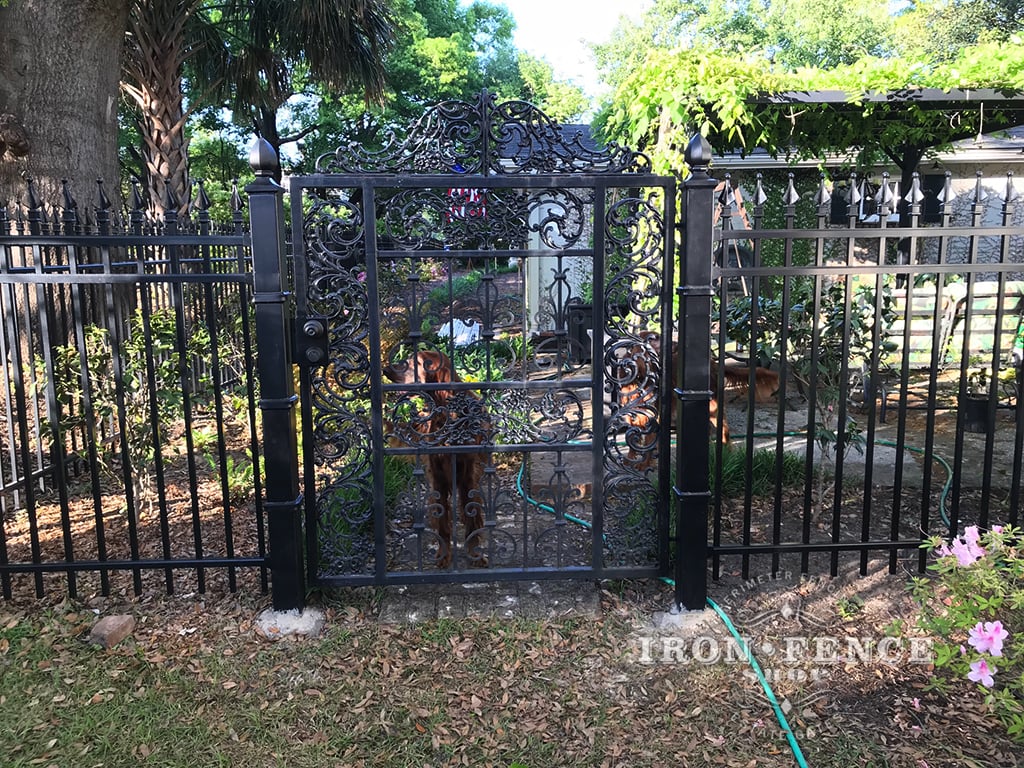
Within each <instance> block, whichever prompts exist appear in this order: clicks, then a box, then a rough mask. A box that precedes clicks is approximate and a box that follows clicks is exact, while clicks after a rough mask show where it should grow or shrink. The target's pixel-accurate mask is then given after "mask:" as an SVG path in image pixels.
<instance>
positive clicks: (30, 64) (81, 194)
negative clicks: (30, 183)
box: [0, 0, 130, 206]
mask: <svg viewBox="0 0 1024 768" xmlns="http://www.w3.org/2000/svg"><path fill="white" fill-rule="evenodd" d="M129 4H130V0H9V2H8V4H7V5H6V6H4V7H0V116H2V115H8V116H9V117H8V118H6V119H5V120H4V124H5V125H6V126H8V129H9V130H11V131H12V132H15V131H17V132H19V133H20V135H21V137H22V138H23V141H21V142H18V143H17V144H16V146H15V152H13V153H12V152H11V151H9V150H10V147H9V146H8V151H5V152H0V205H2V204H6V203H8V202H9V201H10V200H12V199H17V198H22V199H24V197H25V185H24V183H23V181H22V179H21V176H22V175H29V176H32V177H33V178H35V179H36V184H37V187H38V189H39V192H40V195H41V197H42V198H43V199H44V200H46V201H54V202H55V201H57V200H58V199H59V198H58V197H57V194H58V192H59V190H60V180H61V179H62V178H70V179H73V180H74V182H75V183H74V188H73V189H74V193H75V196H76V197H77V198H78V202H79V203H80V204H82V205H83V206H85V205H90V204H95V202H96V179H97V178H103V179H104V180H106V182H107V184H106V191H107V194H108V195H109V196H110V198H111V199H112V200H113V201H114V202H115V205H116V204H117V201H118V199H119V195H118V187H119V180H120V179H119V172H118V158H117V105H118V98H119V79H120V74H121V71H120V68H121V51H122V43H123V40H124V32H125V28H126V25H127V20H128V6H129ZM12 126H13V127H12Z"/></svg>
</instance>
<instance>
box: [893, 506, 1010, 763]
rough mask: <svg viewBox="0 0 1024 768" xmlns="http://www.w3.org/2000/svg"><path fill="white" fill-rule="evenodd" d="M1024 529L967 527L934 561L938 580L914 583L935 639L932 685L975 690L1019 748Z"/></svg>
mask: <svg viewBox="0 0 1024 768" xmlns="http://www.w3.org/2000/svg"><path fill="white" fill-rule="evenodd" d="M1021 535H1022V532H1021V530H1020V529H1015V528H1003V527H1001V526H993V527H992V530H990V531H987V532H984V533H982V532H980V531H979V530H978V527H977V526H968V527H967V528H966V529H965V530H964V533H963V535H962V536H958V537H956V538H954V539H953V541H952V542H950V543H949V544H946V543H945V542H943V541H942V540H941V539H939V538H934V539H932V540H930V541H929V542H928V543H927V544H925V546H926V547H927V548H928V549H930V550H932V551H933V552H934V553H935V555H936V556H937V559H936V562H935V563H933V564H932V565H931V566H929V568H930V569H931V570H933V571H935V573H936V574H937V578H936V579H927V578H918V579H914V584H913V591H914V597H915V599H917V601H918V602H919V603H920V604H921V618H920V625H921V627H922V628H923V629H925V630H927V631H928V632H930V633H931V634H933V635H934V636H936V637H937V642H936V644H935V671H936V674H935V676H934V677H933V680H932V684H933V686H934V687H936V688H937V689H939V690H942V691H948V689H949V687H950V681H951V680H957V679H959V680H963V679H967V680H970V681H971V682H973V683H975V684H976V686H977V688H978V690H979V691H980V692H981V693H982V695H983V696H984V698H985V702H986V703H987V704H988V706H989V707H991V709H992V711H993V713H994V714H995V715H996V716H997V717H998V718H999V719H1000V721H1002V723H1003V724H1004V725H1005V726H1006V729H1007V733H1008V734H1009V736H1010V737H1011V738H1013V739H1014V740H1015V741H1018V742H1022V743H1024V551H1022V550H1021V544H1022V540H1021Z"/></svg>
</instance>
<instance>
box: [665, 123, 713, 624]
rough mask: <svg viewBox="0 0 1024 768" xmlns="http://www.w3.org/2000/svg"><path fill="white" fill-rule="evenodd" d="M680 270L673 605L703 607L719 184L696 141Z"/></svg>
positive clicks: (706, 150)
mask: <svg viewBox="0 0 1024 768" xmlns="http://www.w3.org/2000/svg"><path fill="white" fill-rule="evenodd" d="M685 159H686V163H687V165H688V166H689V167H690V176H689V178H688V179H687V180H686V181H685V182H683V200H682V207H681V209H680V214H681V220H682V232H683V247H682V257H683V258H682V263H681V264H680V268H679V285H678V287H677V288H676V293H677V294H678V296H679V355H678V357H679V360H678V361H677V363H676V365H678V366H679V368H678V370H677V371H676V381H678V382H679V389H677V390H676V392H675V396H676V397H677V398H679V400H680V402H679V408H678V413H677V415H676V487H675V488H674V489H673V491H674V493H675V502H676V531H675V534H676V563H675V582H676V589H675V600H676V604H677V605H680V606H682V607H683V608H686V609H688V610H699V609H702V608H704V604H705V602H706V600H707V591H708V580H707V551H708V500H709V499H710V498H711V492H710V486H709V481H708V401H709V400H710V398H711V390H710V388H709V383H710V380H711V373H710V359H711V296H712V293H713V291H712V287H711V261H712V253H713V250H714V249H713V242H712V240H713V235H714V219H713V217H714V196H715V186H716V182H715V180H714V179H713V178H711V177H710V176H709V175H708V165H709V164H710V162H711V145H710V144H708V142H707V140H706V139H705V138H704V137H703V136H701V135H699V134H698V135H697V136H694V137H693V139H692V140H691V141H690V143H689V144H688V145H687V147H686V152H685Z"/></svg>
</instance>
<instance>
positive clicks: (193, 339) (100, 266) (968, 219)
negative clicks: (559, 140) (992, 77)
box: [0, 142, 1024, 608]
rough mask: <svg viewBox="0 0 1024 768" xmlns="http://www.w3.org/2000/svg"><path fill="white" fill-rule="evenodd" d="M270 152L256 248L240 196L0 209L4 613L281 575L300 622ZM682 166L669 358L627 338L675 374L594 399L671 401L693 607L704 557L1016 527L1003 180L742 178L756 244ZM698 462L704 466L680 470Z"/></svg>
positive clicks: (774, 569)
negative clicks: (904, 183) (809, 184)
mask: <svg viewBox="0 0 1024 768" xmlns="http://www.w3.org/2000/svg"><path fill="white" fill-rule="evenodd" d="M257 149H258V151H257V152H256V161H255V162H254V165H255V167H256V170H257V172H258V173H257V180H256V182H255V183H254V184H253V185H251V186H250V188H249V193H250V197H249V200H250V204H251V206H252V211H251V215H250V218H251V220H252V221H253V222H258V223H259V226H260V227H262V228H265V230H266V233H267V235H266V236H261V237H250V235H249V234H248V232H247V230H246V227H245V226H244V224H245V217H244V216H243V214H242V212H241V202H240V200H239V199H238V198H237V196H236V203H235V212H234V217H233V220H232V221H231V222H230V223H229V224H228V225H227V226H217V225H214V224H213V223H212V222H211V221H210V217H209V215H208V213H207V211H206V210H204V208H205V205H204V204H200V205H199V206H198V209H197V210H196V211H194V212H193V215H192V216H190V217H187V218H184V219H179V218H178V217H177V216H176V215H175V214H174V212H173V206H172V205H169V206H168V212H167V213H166V214H165V215H164V217H163V219H162V221H160V222H159V223H154V222H153V221H151V220H149V219H148V218H147V217H146V216H145V215H144V214H143V212H142V211H141V210H140V208H139V206H136V207H135V209H134V210H132V211H130V212H129V213H128V215H127V216H126V219H125V220H124V221H117V220H115V218H114V217H113V216H111V214H110V212H109V210H108V207H109V206H107V205H106V204H105V202H104V198H103V195H102V192H101V193H100V201H101V202H100V205H99V206H98V207H97V209H96V211H95V213H94V214H90V215H88V216H85V217H83V216H80V214H79V210H78V208H77V206H76V205H75V203H74V200H73V199H72V198H71V195H70V194H66V195H65V199H64V200H63V203H62V204H61V205H59V206H58V207H56V208H54V209H51V208H48V207H47V206H45V205H43V204H42V203H41V202H40V201H38V200H37V198H36V195H35V194H34V192H33V191H32V190H31V189H29V190H28V194H27V204H26V205H24V206H19V207H15V208H12V209H10V210H8V209H4V208H0V316H2V318H3V325H2V332H0V354H2V355H3V360H4V376H3V380H2V381H0V591H2V594H3V595H4V597H5V598H11V597H16V596H18V595H22V594H35V595H42V594H45V593H46V592H47V591H53V592H67V593H70V594H71V595H79V594H88V593H92V592H103V593H106V592H110V591H115V590H128V589H131V590H134V591H136V592H139V591H141V590H142V589H144V588H152V587H162V588H165V589H167V590H178V591H188V590H192V589H195V590H203V589H205V588H207V586H208V584H209V582H210V581H211V579H217V580H220V581H222V582H223V583H224V584H226V586H227V587H229V588H232V589H233V588H236V587H237V586H238V584H239V583H240V581H241V580H242V579H251V580H252V582H253V583H254V585H258V587H259V588H263V589H266V586H267V581H268V576H269V575H272V577H273V585H274V603H275V605H276V606H277V607H283V608H287V607H300V606H301V605H302V602H303V600H304V595H305V585H306V582H307V573H306V570H305V567H304V552H303V546H304V541H305V537H304V535H303V530H302V509H303V507H304V505H305V500H304V498H303V495H302V493H301V488H302V486H301V485H300V477H299V463H298V457H299V453H298V450H299V446H298V444H297V430H296V398H295V396H294V392H295V373H294V370H295V368H294V360H295V359H296V358H295V353H294V352H293V351H292V346H293V341H294V339H293V328H292V323H293V318H292V314H293V307H292V298H291V297H290V293H289V285H290V284H291V277H290V275H289V274H288V258H287V250H286V247H285V218H284V211H283V207H282V197H283V195H284V190H283V189H282V188H281V187H279V186H277V185H276V184H274V183H273V182H272V181H271V180H270V178H269V175H270V172H271V170H272V169H273V165H274V162H275V161H276V158H273V157H271V156H264V155H266V152H267V150H265V149H263V148H261V147H258V148H257ZM688 153H689V154H688V158H689V159H690V160H691V165H693V166H694V169H695V172H694V174H693V175H692V176H691V178H690V179H688V180H687V181H686V183H685V184H683V185H682V186H681V190H680V191H681V195H680V205H679V219H680V221H681V227H680V230H679V231H680V233H681V235H682V237H681V242H680V244H679V246H678V248H677V249H676V250H677V253H679V254H680V258H679V265H678V281H677V282H678V287H677V288H676V289H675V297H676V300H677V301H678V303H679V307H678V313H677V312H676V311H675V310H673V312H672V315H673V316H674V317H678V318H679V319H678V322H679V327H678V328H677V329H676V332H675V337H676V340H677V341H678V342H679V343H678V350H679V355H678V359H675V360H673V361H672V364H671V366H669V364H668V361H667V360H665V361H664V363H661V362H659V361H661V360H664V356H665V355H667V354H668V350H669V349H670V347H671V345H669V344H665V345H664V346H662V347H661V349H660V352H659V351H658V350H655V349H654V348H653V347H652V346H651V345H650V344H649V343H648V342H647V339H648V338H649V337H647V336H643V337H638V339H639V340H640V341H641V342H643V343H642V344H640V345H639V346H638V347H637V349H638V350H641V351H642V352H643V354H644V355H646V356H647V357H645V360H648V361H649V362H650V363H653V365H652V367H651V368H650V370H653V371H660V370H665V371H668V370H672V372H673V375H672V381H671V385H669V383H668V381H667V380H665V379H664V378H663V377H660V376H655V377H653V378H652V379H651V381H654V382H655V384H654V385H652V388H651V390H650V391H649V392H643V391H639V390H638V391H632V392H631V394H630V395H629V396H628V397H627V398H626V400H623V392H616V391H612V392H610V393H607V392H606V394H607V395H608V397H609V398H610V400H609V401H608V402H607V403H604V405H603V406H601V407H603V408H604V407H610V408H614V407H616V405H615V404H616V403H618V404H619V406H621V405H622V403H623V402H626V401H628V402H629V403H634V402H640V403H644V404H648V403H649V402H650V403H658V405H657V409H658V411H659V412H662V415H664V416H665V417H666V418H665V419H664V420H663V421H662V422H661V423H664V421H667V420H668V415H669V412H670V409H668V407H667V406H666V405H665V404H664V403H665V400H664V399H661V400H660V401H659V399H658V398H659V397H663V396H664V395H665V394H667V393H669V392H670V391H671V392H672V395H671V396H672V397H674V398H675V399H676V400H678V401H679V404H680V408H678V409H677V410H678V411H679V413H678V415H673V418H672V422H673V426H674V427H675V428H676V435H699V436H700V437H701V439H699V440H685V439H684V440H680V439H678V438H677V437H673V438H672V439H671V440H668V439H659V441H658V444H659V445H660V446H663V447H664V448H665V450H664V451H663V452H662V453H661V454H660V455H661V459H662V461H661V462H658V461H654V462H652V467H653V468H652V469H647V468H644V469H642V470H640V469H638V471H642V472H644V473H646V475H645V476H649V477H652V478H653V477H655V476H658V477H661V476H662V474H669V473H671V475H672V477H671V486H672V489H673V490H672V493H671V494H670V496H671V498H666V504H670V506H667V507H666V508H665V509H664V510H662V511H661V512H659V514H662V513H663V517H664V519H665V521H666V522H667V523H670V524H669V525H666V526H662V527H661V530H662V535H664V536H667V539H664V540H662V543H661V546H663V547H664V548H666V549H668V550H669V551H670V552H671V556H672V560H673V561H674V562H673V566H674V567H672V568H670V569H668V572H669V573H671V574H673V575H674V576H675V577H676V580H677V599H678V600H679V601H680V602H681V603H683V604H685V605H687V606H688V607H698V606H699V605H701V604H702V603H703V600H704V594H705V577H706V575H707V574H706V570H705V565H706V564H707V558H709V557H710V561H711V562H710V565H711V569H710V574H711V575H712V576H717V575H719V573H720V572H721V571H722V570H723V569H728V570H730V571H732V570H734V569H735V570H738V571H740V572H741V573H742V574H743V576H744V577H749V576H750V575H751V574H756V575H760V574H766V573H778V572H780V571H782V570H793V571H795V570H797V569H799V570H800V571H802V572H814V573H825V572H829V573H832V574H834V573H837V572H838V570H839V567H840V564H845V563H852V564H855V565H859V567H860V568H861V569H862V570H863V569H866V568H867V567H868V563H869V560H871V559H872V558H876V557H878V556H884V557H887V558H888V560H889V565H890V567H891V568H892V569H896V568H897V567H900V566H902V565H906V566H912V567H917V568H923V567H924V564H925V560H924V555H923V553H922V552H921V551H920V549H919V544H920V542H921V541H922V539H923V538H925V537H926V536H929V535H933V534H939V535H947V534H948V533H949V532H950V531H957V530H961V529H962V528H963V526H965V525H968V524H972V523H977V524H979V525H982V526H987V525H993V524H996V523H1017V522H1018V521H1019V517H1020V506H1021V491H1022V458H1024V410H1022V409H1020V408H1018V407H1017V404H1018V400H1019V395H1020V391H1021V382H1022V368H1021V365H1020V363H1021V359H1022V357H1024V349H1022V348H1024V334H1022V330H1021V329H1022V321H1021V318H1022V314H1024V220H1022V219H1024V212H1022V209H1021V208H1019V207H1018V206H1017V203H1016V197H1017V194H1016V191H1015V189H1014V184H1013V181H1012V179H1010V180H1009V181H1006V182H1004V183H1003V184H1002V185H1001V188H1000V189H991V188H988V189H986V186H985V185H984V184H982V183H981V181H980V180H979V182H978V184H977V185H975V187H974V189H973V190H971V191H967V192H966V193H964V194H960V195H958V194H957V189H956V184H955V183H954V181H953V180H952V179H947V181H946V188H945V190H944V192H943V195H942V198H941V200H940V201H939V204H938V205H937V206H936V209H937V216H936V217H934V218H935V221H934V222H929V223H928V224H927V225H926V224H925V223H924V222H923V218H924V217H923V215H922V206H921V203H922V195H921V192H920V188H919V185H918V184H917V183H916V182H915V185H914V187H913V188H912V189H910V190H909V191H907V194H906V195H905V196H902V202H901V199H900V197H901V196H899V195H897V194H896V193H895V191H894V190H893V184H892V182H891V181H890V180H889V179H888V178H884V179H883V180H882V184H881V185H880V186H879V190H880V191H879V192H877V193H876V194H875V198H876V199H875V202H876V205H875V206H874V209H873V210H872V211H871V214H870V216H868V217H865V216H864V211H865V208H864V206H863V205H862V204H861V203H862V201H861V199H860V198H861V197H862V196H864V195H865V192H864V185H863V183H862V182H859V181H858V180H857V179H855V178H854V179H851V180H850V181H849V183H848V184H847V185H846V189H847V190H848V191H847V192H845V193H843V197H844V199H843V201H842V202H843V205H836V201H835V197H836V196H837V195H838V194H839V192H838V186H837V187H836V188H832V187H831V186H830V185H827V184H825V183H824V182H822V183H821V184H818V185H817V189H812V190H811V191H809V192H808V193H806V194H804V195H803V197H802V198H801V196H800V195H798V194H797V191H796V187H795V185H794V183H793V182H792V180H791V181H790V183H789V185H788V187H786V186H785V185H783V186H781V187H780V188H776V189H772V188H769V187H768V186H767V185H764V186H763V185H762V183H761V181H760V179H757V180H752V181H751V182H750V184H749V187H750V188H749V189H747V190H746V191H747V192H748V193H749V194H748V195H747V198H748V199H749V200H751V201H752V204H751V206H750V208H749V209H748V210H746V211H745V213H746V214H747V216H746V220H747V221H748V222H749V227H748V226H745V225H741V226H734V225H736V224H738V222H740V221H742V217H740V216H737V215H736V214H737V213H738V212H737V211H736V210H735V208H734V207H733V206H734V203H735V200H736V197H735V196H734V195H732V194H729V193H728V191H726V192H725V193H723V194H720V195H718V198H717V203H716V202H715V193H714V192H713V189H714V187H715V181H714V180H712V179H710V178H709V177H708V176H707V174H706V160H707V159H708V158H709V157H710V154H709V151H708V148H707V147H706V145H703V144H701V143H700V142H692V143H691V147H690V148H689V150H688ZM739 181H742V180H739V179H737V180H731V179H727V180H726V182H725V183H724V184H723V185H722V188H723V189H724V190H729V189H731V188H732V187H733V186H736V184H737V182H739ZM199 200H200V201H203V200H204V196H203V195H200V196H199ZM898 205H905V208H906V210H905V211H904V215H903V217H902V221H899V220H897V219H896V218H894V217H893V216H891V215H890V214H891V213H892V211H893V209H894V208H896V207H897V206H898ZM837 210H838V211H839V215H838V217H837V214H836V211H837ZM930 218H931V217H930ZM712 222H714V225H712ZM712 254H714V255H715V258H716V260H717V264H718V266H716V267H715V268H714V270H713V271H712V270H711V268H710V261H711V259H710V258H709V256H710V255H712ZM253 264H255V268H254V267H253ZM356 279H358V276H357V277H356ZM606 279H607V275H606ZM709 319H710V337H711V339H710V340H711V348H712V362H714V363H716V365H715V366H713V367H712V369H711V370H712V375H711V378H710V387H709V388H708V389H705V385H706V384H707V383H709V375H708V339H709ZM665 336H667V334H666V335H665ZM592 338H593V337H592ZM663 338H664V337H663ZM257 339H259V342H260V354H259V355H256V354H255V344H256V340H257ZM594 344H595V345H596V347H595V348H596V349H598V350H599V349H600V347H601V339H600V337H597V338H596V341H595V342H594ZM641 348H642V349H641ZM257 373H258V374H259V380H260V385H259V387H258V386H257V383H256V380H255V376H256V374H257ZM637 386H639V385H637ZM257 389H260V390H261V394H258V393H257ZM613 390H614V388H613ZM712 394H714V395H716V400H717V403H716V405H717V407H718V409H719V412H720V413H721V414H722V415H724V416H725V417H726V418H725V419H722V418H719V419H712V420H711V424H712V425H713V428H712V435H711V438H712V439H711V441H710V446H711V450H710V451H708V446H709V442H707V441H705V440H704V439H703V438H704V436H705V435H706V434H707V431H708V426H707V425H708V419H707V412H706V408H707V405H708V397H709V396H710V395H712ZM651 398H653V399H651ZM595 404H598V401H597V400H595ZM652 407H653V406H652ZM638 424H639V422H637V424H633V426H634V427H636V429H634V431H637V430H639V429H640V427H639V426H638ZM641 432H642V430H641ZM264 433H265V434H268V435H276V436H278V439H269V438H268V439H267V440H266V442H265V443H263V442H261V440H262V435H263V434H264ZM628 433H629V430H627V433H626V434H624V436H623V439H626V440H628V439H629V434H628ZM643 434H646V433H643ZM661 434H662V433H661V432H660V431H659V435H661ZM727 436H728V437H730V438H731V439H730V440H728V442H727V441H726V440H725V438H726V437H727ZM636 439H637V438H636V436H635V435H634V442H635V441H636ZM616 444H617V438H616ZM652 444H653V442H652V441H651V440H650V439H649V438H646V437H644V438H642V439H641V440H640V442H639V443H638V445H639V446H640V448H646V447H648V446H650V445H652ZM574 447H575V446H574ZM261 448H262V449H263V451H265V452H266V454H267V455H266V467H265V471H264V467H263V461H262V458H261ZM638 450H639V449H638ZM707 453H710V460H711V468H712V469H711V472H710V473H708V474H704V473H703V472H701V471H696V470H694V467H699V466H703V461H704V457H705V456H706V455H707ZM656 457H657V456H656V455H655V456H653V458H656ZM665 459H670V461H669V462H667V463H669V464H670V465H671V466H670V467H668V468H666V467H664V466H663V463H666V462H665V461H664V460H665ZM709 477H710V484H711V488H712V492H711V496H710V507H711V510H710V511H711V514H710V515H707V514H706V512H707V502H708V492H707V489H708V480H709ZM264 484H265V485H266V490H265V491H264V487H263V486H264ZM659 519H661V518H659ZM264 521H265V522H264ZM665 528H667V529H668V530H667V531H666V530H665ZM271 544H272V545H273V546H270V545H271ZM254 588H255V587H254Z"/></svg>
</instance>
